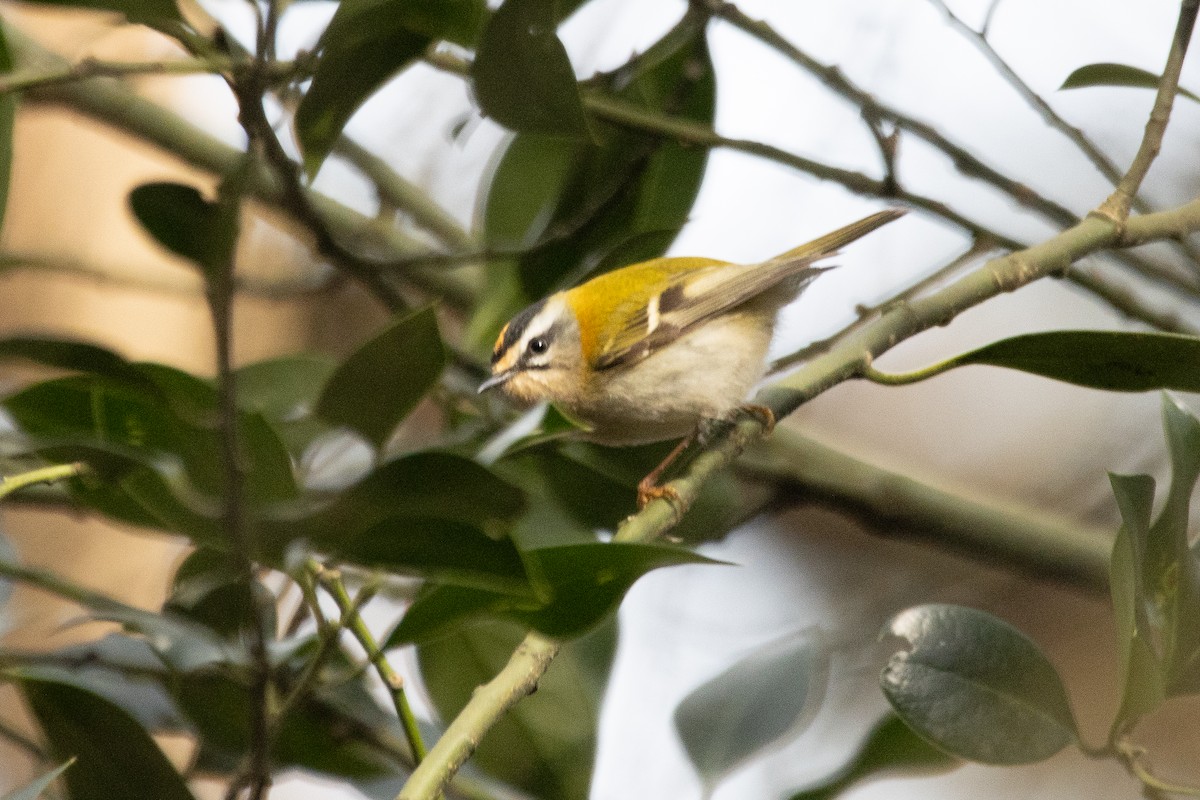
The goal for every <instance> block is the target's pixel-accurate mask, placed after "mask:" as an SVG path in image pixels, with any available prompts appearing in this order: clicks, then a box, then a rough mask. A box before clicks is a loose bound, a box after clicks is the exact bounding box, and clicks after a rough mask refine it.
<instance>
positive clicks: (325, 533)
mask: <svg viewBox="0 0 1200 800" xmlns="http://www.w3.org/2000/svg"><path fill="white" fill-rule="evenodd" d="M523 509H524V499H523V496H522V493H521V490H520V489H518V488H517V487H515V486H513V485H512V484H510V483H508V482H506V481H503V480H501V479H500V478H498V477H497V476H496V475H494V474H493V473H492V472H491V471H489V470H488V469H487V468H486V467H483V466H480V465H479V464H477V463H475V462H474V461H471V460H470V459H467V458H463V457H461V456H455V455H451V454H450V453H444V452H437V451H430V452H426V453H413V454H410V455H407V456H403V457H401V458H397V459H395V460H394V461H389V462H388V463H386V464H384V465H382V466H380V467H379V468H377V469H376V470H375V471H374V472H372V473H371V474H370V475H368V476H367V477H366V478H364V479H363V480H362V482H361V483H359V484H358V485H357V486H354V487H353V488H351V489H349V490H348V491H346V492H345V493H343V494H342V495H341V496H340V497H339V498H338V499H337V500H336V501H334V502H333V503H332V504H331V505H330V506H329V507H328V508H325V509H324V510H322V511H321V512H319V513H318V514H316V515H314V516H313V517H312V518H311V519H310V520H307V521H305V522H304V528H305V531H306V533H307V535H309V536H310V537H311V538H313V539H314V540H316V541H317V542H319V543H329V542H331V543H333V544H335V545H336V543H337V542H338V541H339V540H341V539H343V538H348V537H352V536H357V535H359V534H361V533H362V532H364V531H366V530H368V529H370V528H372V527H374V526H375V525H378V524H379V523H381V522H383V521H384V520H386V519H389V518H394V517H408V518H415V517H427V518H431V519H437V520H444V521H446V522H460V523H463V524H466V525H471V526H473V527H476V528H480V529H482V530H483V531H485V532H486V533H489V534H493V535H495V536H497V537H499V536H500V535H502V534H503V533H504V531H505V530H506V529H507V527H508V526H509V525H510V524H511V523H512V520H513V519H515V518H516V516H517V515H518V514H520V513H521V511H522V510H523Z"/></svg>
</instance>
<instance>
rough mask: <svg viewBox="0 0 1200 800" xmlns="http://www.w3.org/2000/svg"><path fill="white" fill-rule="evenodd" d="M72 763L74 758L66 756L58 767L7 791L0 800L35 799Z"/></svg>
mask: <svg viewBox="0 0 1200 800" xmlns="http://www.w3.org/2000/svg"><path fill="white" fill-rule="evenodd" d="M74 763H75V759H73V758H68V759H67V760H66V761H64V762H63V763H62V764H60V765H59V766H58V767H56V768H54V769H52V770H50V771H49V772H47V773H46V774H44V775H41V776H40V777H38V778H35V779H34V780H33V781H31V782H30V783H27V784H26V785H25V786H24V787H22V788H20V789H16V790H14V791H11V792H9V793H8V794H6V795H4V797H3V798H0V800H37V798H39V797H41V796H42V792H44V791H46V790H47V789H48V788H50V784H52V783H54V781H55V780H56V779H57V778H58V776H59V775H62V774H63V773H64V772H65V771H66V770H67V767H69V766H71V765H72V764H74Z"/></svg>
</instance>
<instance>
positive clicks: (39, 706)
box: [18, 675, 193, 800]
mask: <svg viewBox="0 0 1200 800" xmlns="http://www.w3.org/2000/svg"><path fill="white" fill-rule="evenodd" d="M18 683H19V684H20V687H21V691H22V693H23V694H24V696H25V701H26V702H27V703H28V704H29V709H30V711H31V712H32V713H33V716H34V717H35V718H36V719H37V721H38V725H39V726H41V729H42V732H43V733H44V734H45V737H46V740H47V742H48V743H49V745H50V749H51V751H52V752H53V753H54V756H55V758H56V759H58V760H66V759H69V758H75V759H76V761H75V765H74V766H73V767H71V769H69V770H67V772H66V773H65V774H64V775H63V780H64V781H65V782H66V785H67V789H68V792H69V794H70V796H71V800H144V798H147V797H153V798H155V799H156V800H193V798H192V793H191V792H189V791H188V789H187V786H186V784H185V783H184V781H183V778H182V777H180V775H179V773H178V772H176V771H175V768H174V767H172V766H171V763H170V762H169V761H168V760H167V757H166V756H165V755H163V752H162V750H160V749H159V748H158V745H156V744H155V743H154V740H153V739H151V738H150V735H149V734H148V733H147V732H146V730H145V729H144V728H142V726H141V725H138V724H137V722H135V721H134V720H133V719H132V718H131V717H130V716H129V715H128V714H126V713H125V712H124V711H123V710H121V709H120V708H118V707H117V706H115V705H113V704H112V703H110V702H109V701H107V700H105V699H103V698H101V697H99V696H97V695H95V694H92V693H91V692H88V691H86V690H84V689H80V688H79V687H77V686H72V685H70V684H68V683H61V682H56V681H49V680H42V679H38V678H36V677H32V676H28V675H26V676H21V675H18Z"/></svg>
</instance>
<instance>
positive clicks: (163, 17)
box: [30, 0, 185, 27]
mask: <svg viewBox="0 0 1200 800" xmlns="http://www.w3.org/2000/svg"><path fill="white" fill-rule="evenodd" d="M30 2H32V3H34V4H35V5H47V6H59V7H64V8H90V9H94V10H97V11H115V12H117V13H118V14H122V15H124V17H125V18H126V19H127V20H129V21H130V22H132V23H135V24H136V23H143V24H147V25H150V26H152V27H153V26H155V25H156V24H161V23H163V22H184V21H185V20H184V19H183V16H182V15H181V14H180V13H179V8H178V7H177V6H176V5H175V0H30Z"/></svg>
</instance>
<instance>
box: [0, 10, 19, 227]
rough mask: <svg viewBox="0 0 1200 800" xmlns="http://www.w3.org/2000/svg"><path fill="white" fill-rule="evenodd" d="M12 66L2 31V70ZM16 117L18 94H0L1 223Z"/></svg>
mask: <svg viewBox="0 0 1200 800" xmlns="http://www.w3.org/2000/svg"><path fill="white" fill-rule="evenodd" d="M12 68H13V60H12V54H11V53H9V49H8V40H7V38H6V37H5V35H4V32H3V31H0V72H10V71H11V70H12ZM16 117H17V95H16V93H13V92H7V93H5V94H4V95H2V96H0V224H3V222H4V215H5V212H6V211H7V209H8V190H9V186H10V185H11V183H12V161H13V124H14V123H15V121H16Z"/></svg>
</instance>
